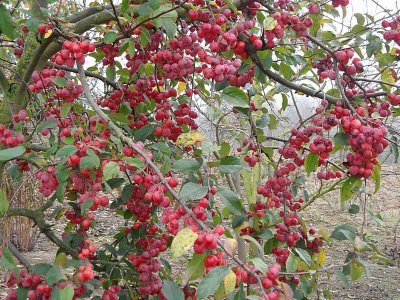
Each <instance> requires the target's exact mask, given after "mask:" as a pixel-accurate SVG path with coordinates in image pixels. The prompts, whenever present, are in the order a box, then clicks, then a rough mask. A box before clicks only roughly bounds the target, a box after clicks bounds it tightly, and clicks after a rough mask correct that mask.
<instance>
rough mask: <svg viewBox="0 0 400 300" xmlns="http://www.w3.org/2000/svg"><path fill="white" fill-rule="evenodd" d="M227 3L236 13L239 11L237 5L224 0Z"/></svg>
mask: <svg viewBox="0 0 400 300" xmlns="http://www.w3.org/2000/svg"><path fill="white" fill-rule="evenodd" d="M224 2H225V3H226V4H228V6H229V8H230V9H231V10H232V11H233V12H234V13H235V14H236V13H237V12H238V10H237V7H236V6H235V5H234V4H233V3H232V2H231V1H230V0H224Z"/></svg>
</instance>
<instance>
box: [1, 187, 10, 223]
mask: <svg viewBox="0 0 400 300" xmlns="http://www.w3.org/2000/svg"><path fill="white" fill-rule="evenodd" d="M9 207H10V203H9V202H8V198H7V192H6V191H5V190H3V189H0V216H1V215H2V214H4V213H5V212H7V211H8V208H9Z"/></svg>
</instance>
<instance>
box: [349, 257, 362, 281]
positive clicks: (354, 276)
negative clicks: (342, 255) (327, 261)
mask: <svg viewBox="0 0 400 300" xmlns="http://www.w3.org/2000/svg"><path fill="white" fill-rule="evenodd" d="M363 271H364V267H363V266H362V265H361V264H360V263H359V262H357V261H353V262H352V263H351V264H350V277H351V280H353V281H354V280H358V279H360V278H361V275H362V273H363Z"/></svg>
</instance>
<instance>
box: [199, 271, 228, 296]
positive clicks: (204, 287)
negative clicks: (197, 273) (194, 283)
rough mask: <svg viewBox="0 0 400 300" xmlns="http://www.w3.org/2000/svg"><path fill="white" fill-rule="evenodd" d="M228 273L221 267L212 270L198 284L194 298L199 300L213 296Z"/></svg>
mask: <svg viewBox="0 0 400 300" xmlns="http://www.w3.org/2000/svg"><path fill="white" fill-rule="evenodd" d="M229 273H230V270H229V269H228V268H227V267H223V266H220V267H216V268H214V269H212V270H211V271H210V272H209V273H208V274H207V275H206V276H205V277H204V279H203V280H202V281H201V282H200V283H199V285H198V287H197V292H196V298H197V299H199V300H200V299H204V298H206V297H208V296H211V295H213V294H214V293H215V292H216V290H217V289H218V286H219V285H220V284H221V282H222V281H223V280H224V278H225V276H227V275H228V274H229Z"/></svg>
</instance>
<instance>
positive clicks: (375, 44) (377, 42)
mask: <svg viewBox="0 0 400 300" xmlns="http://www.w3.org/2000/svg"><path fill="white" fill-rule="evenodd" d="M366 50H367V55H368V57H371V56H372V55H373V54H374V53H375V52H379V51H381V50H382V39H381V38H380V37H378V36H371V37H370V38H369V39H368V43H367V47H366Z"/></svg>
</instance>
